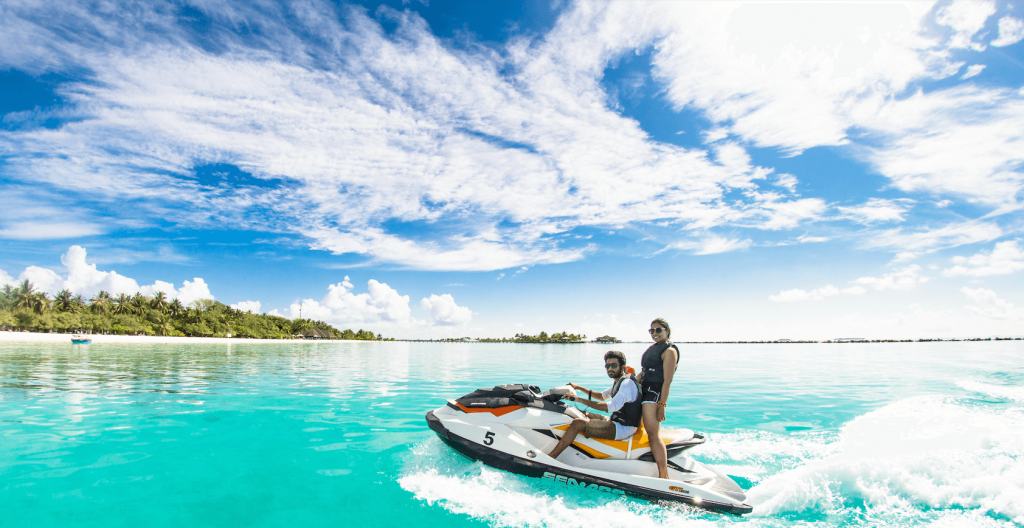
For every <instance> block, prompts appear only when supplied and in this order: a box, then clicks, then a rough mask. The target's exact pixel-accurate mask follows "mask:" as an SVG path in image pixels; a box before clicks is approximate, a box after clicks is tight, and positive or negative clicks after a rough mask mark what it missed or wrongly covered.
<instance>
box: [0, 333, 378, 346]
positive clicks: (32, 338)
mask: <svg viewBox="0 0 1024 528" xmlns="http://www.w3.org/2000/svg"><path fill="white" fill-rule="evenodd" d="M89 339H92V342H93V343H181V344H185V343H217V344H229V343H230V344H238V343H278V344H287V343H291V344H296V343H319V342H322V341H318V340H315V339H310V340H305V339H246V338H235V337H232V338H226V337H170V336H131V335H102V334H90V335H89ZM0 341H3V342H7V341H28V342H35V343H41V342H51V343H53V342H57V343H71V334H59V333H53V334H49V333H38V332H0ZM334 341H335V342H338V341H346V340H343V339H335V340H334ZM351 342H353V343H371V342H372V341H351Z"/></svg>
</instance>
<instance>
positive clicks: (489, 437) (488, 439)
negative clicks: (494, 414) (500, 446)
mask: <svg viewBox="0 0 1024 528" xmlns="http://www.w3.org/2000/svg"><path fill="white" fill-rule="evenodd" d="M493 443H494V431H488V432H487V434H485V435H484V445H491V444H493Z"/></svg>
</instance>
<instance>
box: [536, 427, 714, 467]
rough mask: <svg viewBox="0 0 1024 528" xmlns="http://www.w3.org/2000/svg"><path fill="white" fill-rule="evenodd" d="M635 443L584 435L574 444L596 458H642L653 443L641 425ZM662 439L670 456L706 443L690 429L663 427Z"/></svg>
mask: <svg viewBox="0 0 1024 528" xmlns="http://www.w3.org/2000/svg"><path fill="white" fill-rule="evenodd" d="M554 429H556V430H560V431H565V430H567V429H569V425H562V426H558V427H555V428H554ZM631 439H632V441H633V445H632V446H630V445H629V442H630V441H629V440H605V439H603V438H585V437H583V436H582V435H581V436H577V437H576V441H574V442H573V444H572V445H573V446H574V447H576V448H577V449H579V450H581V451H583V452H584V453H587V454H588V455H590V456H592V457H594V458H613V459H622V460H625V459H626V457H627V454H628V455H629V459H640V458H642V457H644V456H645V454H647V455H648V456H649V454H650V452H651V451H650V449H651V444H650V440H649V439H648V437H647V431H646V430H645V429H644V428H643V426H642V425H641V426H640V427H637V430H636V434H634V435H633V436H632V438H631ZM661 440H662V441H663V442H665V447H666V449H667V450H668V456H669V458H672V457H674V456H676V455H678V454H680V453H682V452H683V451H685V450H687V449H689V448H691V447H693V446H696V445H700V444H703V443H704V437H703V436H701V435H698V434H696V433H694V432H693V431H691V430H689V429H662V430H661Z"/></svg>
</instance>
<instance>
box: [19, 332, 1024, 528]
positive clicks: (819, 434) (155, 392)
mask: <svg viewBox="0 0 1024 528" xmlns="http://www.w3.org/2000/svg"><path fill="white" fill-rule="evenodd" d="M616 348H618V349H620V350H622V351H624V352H625V353H626V355H627V357H628V358H630V359H631V362H633V363H638V360H639V356H640V353H641V352H642V351H643V349H644V348H645V345H640V344H622V345H617V347H616ZM606 350H607V346H606V345H589V344H588V345H511V344H468V343H467V344H461V343H459V344H428V343H316V344H308V343H288V344H236V343H231V344H224V345H137V344H132V345H113V344H93V345H88V346H72V345H71V344H70V343H68V344H63V343H62V344H35V343H10V342H7V343H0V526H2V527H8V526H10V527H36V528H42V527H50V526H60V527H62V528H66V527H79V526H103V527H116V526H132V527H136V526H188V527H204V526H232V527H234V526H306V525H309V526H347V525H356V524H355V523H364V524H363V525H370V526H397V525H410V524H413V525H415V526H480V527H483V526H530V527H588V528H589V527H594V526H631V527H632V526H658V527H661V526H701V527H705V526H707V527H711V526H751V527H777V526H778V527H782V526H802V527H803V526H813V527H818V526H820V527H829V526H935V527H944V526H949V527H965V526H984V527H997V526H1015V527H1020V526H1024V342H1021V341H1004V342H977V343H892V344H890V343H886V344H843V345H835V344H832V345H826V344H791V345H685V346H684V347H683V360H682V363H681V366H680V367H679V370H678V373H677V375H676V382H674V383H673V388H672V393H671V397H670V401H669V408H668V421H667V424H666V426H667V427H688V428H691V429H694V430H696V431H700V432H703V433H705V434H706V435H707V437H708V441H707V443H706V444H704V445H703V446H701V447H698V448H696V449H694V450H693V451H692V454H693V456H694V457H695V458H697V459H699V460H701V461H703V462H706V463H709V464H711V465H714V466H716V467H718V468H721V469H723V470H724V471H725V472H726V473H728V474H730V475H733V476H734V477H735V478H736V481H737V482H738V483H739V484H740V485H741V486H742V487H743V488H745V489H748V490H749V491H748V497H749V500H748V502H750V503H751V504H753V505H754V507H755V509H754V513H753V514H751V515H747V516H744V517H734V516H729V515H721V514H714V513H708V512H704V511H701V510H696V509H692V508H689V507H685V506H681V505H666V504H659V503H651V502H647V501H643V500H636V499H630V498H623V497H616V496H610V495H608V494H604V493H600V492H588V491H585V490H579V491H577V490H568V489H565V488H562V487H557V486H554V485H549V484H548V483H546V482H544V481H541V480H538V479H530V478H526V477H520V476H517V475H512V474H509V473H505V472H502V471H498V470H494V469H491V468H488V467H486V466H483V465H481V464H480V463H476V462H471V461H468V460H467V459H465V458H463V457H461V456H460V455H458V454H457V453H455V452H454V451H453V450H451V449H450V448H448V447H446V446H445V445H444V444H442V443H441V442H440V440H438V439H437V438H436V437H435V435H434V433H433V432H431V431H430V430H429V429H428V428H427V426H426V423H425V421H424V414H425V413H426V412H427V411H428V410H430V409H433V408H435V407H438V406H440V405H442V404H443V402H444V398H452V397H458V396H461V395H463V394H465V393H468V392H470V391H471V390H473V389H475V388H478V387H489V386H493V385H496V384H500V383H517V382H526V383H531V384H535V385H539V386H541V387H542V388H547V387H551V386H554V385H561V384H564V383H566V382H569V381H574V382H577V383H581V384H583V385H586V386H588V387H591V388H602V389H603V388H605V386H606V385H607V384H608V379H607V377H606V376H605V375H604V373H603V367H602V364H603V361H602V355H603V353H604V352H605V351H606Z"/></svg>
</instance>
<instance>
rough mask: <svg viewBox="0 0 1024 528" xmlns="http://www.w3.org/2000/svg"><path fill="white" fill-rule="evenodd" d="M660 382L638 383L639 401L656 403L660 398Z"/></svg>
mask: <svg viewBox="0 0 1024 528" xmlns="http://www.w3.org/2000/svg"><path fill="white" fill-rule="evenodd" d="M661 385H662V384H661V383H647V382H646V381H645V382H643V384H641V385H640V403H641V404H643V403H658V399H660V398H661Z"/></svg>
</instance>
